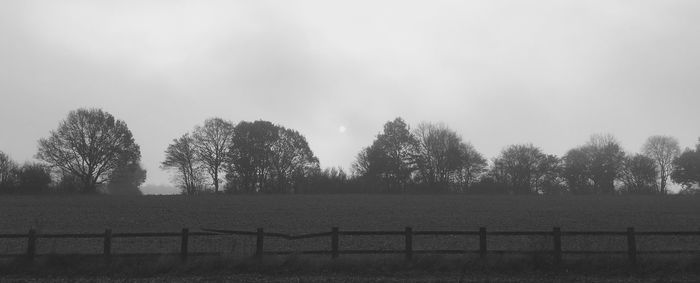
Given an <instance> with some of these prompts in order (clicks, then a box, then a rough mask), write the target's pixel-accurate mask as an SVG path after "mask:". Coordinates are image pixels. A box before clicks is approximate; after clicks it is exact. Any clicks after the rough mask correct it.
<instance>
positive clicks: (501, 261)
mask: <svg viewBox="0 0 700 283" xmlns="http://www.w3.org/2000/svg"><path fill="white" fill-rule="evenodd" d="M0 274H4V275H5V276H8V275H12V276H20V277H21V276H32V277H55V276H60V277H68V278H71V277H74V278H78V277H85V276H96V277H99V276H108V277H127V278H141V277H162V276H167V277H170V276H172V277H183V276H222V277H226V276H231V275H238V274H260V275H264V276H272V277H285V276H290V275H294V276H330V275H341V276H344V275H353V276H354V275H357V274H362V275H363V276H368V277H382V276H388V277H396V275H397V274H399V275H402V276H407V277H408V278H411V277H422V276H434V275H439V276H448V277H454V278H459V277H462V278H473V277H483V276H492V275H499V276H515V277H519V276H528V275H531V274H538V275H553V276H561V275H567V276H569V275H571V276H599V277H622V278H627V277H641V278H651V277H654V278H663V277H668V276H675V277H678V276H683V277H689V278H695V279H696V280H698V281H700V258H698V257H690V256H673V257H671V256H669V257H655V258H653V259H640V260H639V262H638V264H637V265H636V266H631V265H629V264H628V263H627V262H626V261H625V259H624V258H622V257H602V256H597V257H581V258H571V259H566V260H564V261H563V262H562V263H561V264H559V265H557V264H555V263H554V262H553V260H552V259H551V258H550V257H547V256H520V257H518V256H507V257H505V256H504V257H496V256H494V257H490V258H489V260H487V261H486V262H484V261H481V260H479V259H478V258H475V257H459V256H420V257H415V258H414V259H413V260H411V261H406V260H404V259H403V258H402V257H398V256H371V257H370V256H345V257H341V258H338V259H335V260H331V259H328V258H327V257H314V256H294V255H293V256H269V257H265V258H263V259H257V258H248V259H242V260H241V259H231V258H226V257H211V256H210V257H198V258H190V259H188V260H187V261H186V262H183V261H182V260H181V259H180V258H179V257H175V256H153V257H151V256H148V257H138V258H118V257H115V258H113V259H112V260H111V261H110V262H106V261H105V260H104V259H103V258H99V257H94V256H76V255H73V256H71V255H60V256H58V255H49V256H41V257H37V258H36V259H35V260H34V262H31V263H30V262H27V261H26V260H23V259H11V260H6V261H4V262H0ZM463 274H464V275H463Z"/></svg>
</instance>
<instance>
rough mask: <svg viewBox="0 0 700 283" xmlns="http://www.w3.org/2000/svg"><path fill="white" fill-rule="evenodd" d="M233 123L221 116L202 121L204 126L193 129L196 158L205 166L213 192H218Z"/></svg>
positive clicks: (230, 142) (231, 136) (231, 138)
mask: <svg viewBox="0 0 700 283" xmlns="http://www.w3.org/2000/svg"><path fill="white" fill-rule="evenodd" d="M233 128H234V126H233V124H232V123H231V122H228V121H224V120H223V119H221V118H210V119H207V120H206V121H204V126H197V127H196V128H195V130H194V134H193V138H194V141H195V143H194V145H195V147H196V148H197V158H198V159H199V160H200V161H201V162H202V164H203V165H204V167H205V168H206V170H207V172H208V173H209V176H211V179H212V183H213V185H214V192H217V193H218V192H219V175H220V172H221V171H222V170H223V169H224V168H223V167H224V166H223V165H224V162H225V160H226V157H227V155H228V151H229V148H231V144H232V140H233Z"/></svg>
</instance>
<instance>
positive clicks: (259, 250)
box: [0, 227, 700, 264]
mask: <svg viewBox="0 0 700 283" xmlns="http://www.w3.org/2000/svg"><path fill="white" fill-rule="evenodd" d="M201 230H202V232H190V231H189V229H187V228H184V229H182V231H180V232H174V233H170V232H159V233H113V232H112V230H111V229H106V230H105V232H104V233H71V234H41V233H37V231H36V230H34V229H30V230H29V231H28V233H26V234H0V239H22V238H26V239H27V249H26V253H25V254H22V255H3V254H0V257H13V256H25V257H26V258H27V259H28V260H30V261H31V260H33V259H34V258H35V256H36V255H37V252H36V243H37V241H39V240H40V239H89V238H102V239H103V252H102V255H103V256H104V258H105V259H106V260H107V261H109V260H110V259H111V258H112V257H114V256H139V255H149V254H115V253H114V252H113V250H112V240H113V239H114V238H169V237H170V238H180V252H179V256H180V257H181V259H182V260H183V261H184V260H187V258H188V256H191V255H212V254H213V253H192V252H190V249H189V239H190V237H192V236H198V237H208V236H221V235H237V236H251V237H255V239H256V245H255V256H256V257H262V256H264V255H288V254H314V255H330V256H331V258H334V259H335V258H338V257H339V256H340V255H341V254H346V255H350V254H355V255H362V254H403V255H404V256H405V258H406V259H407V260H411V259H412V258H413V256H414V255H416V254H475V255H479V257H480V258H481V259H486V258H487V255H488V254H549V255H551V256H552V258H553V259H554V262H555V263H557V264H558V263H561V261H562V259H563V255H565V254H571V255H623V254H626V255H627V258H628V260H629V262H630V263H631V264H636V263H637V256H638V255H639V254H700V250H652V251H639V250H638V249H637V236H700V231H658V232H653V231H643V232H637V231H635V230H634V228H633V227H629V228H627V230H626V231H561V228H559V227H554V228H553V229H552V230H551V231H487V230H486V228H485V227H481V228H479V230H478V231H458V230H455V231H414V230H413V228H412V227H406V228H405V229H404V230H403V231H341V230H340V229H339V228H338V227H333V228H332V229H331V231H330V232H320V233H310V234H302V235H289V234H283V233H270V232H265V231H264V230H263V229H262V228H258V229H257V230H256V231H240V230H223V229H206V228H202V229H201ZM416 235H424V236H464V235H466V236H478V239H479V246H478V249H477V250H468V249H459V250H457V249H435V250H415V249H414V248H413V243H414V236H416ZM341 236H396V237H403V239H404V249H401V250H371V249H369V250H350V249H344V250H343V249H340V241H341ZM488 236H499V237H512V236H538V237H542V236H544V237H552V246H551V247H552V248H551V250H494V249H488V246H487V239H488ZM570 236H614V237H625V238H626V243H627V247H626V249H625V250H611V251H599V250H598V251H586V250H563V249H562V238H563V237H570ZM327 237H330V247H329V248H330V249H328V250H304V251H266V250H265V238H281V239H286V240H300V239H313V238H327ZM150 255H156V254H150Z"/></svg>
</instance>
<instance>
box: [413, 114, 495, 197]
mask: <svg viewBox="0 0 700 283" xmlns="http://www.w3.org/2000/svg"><path fill="white" fill-rule="evenodd" d="M413 135H414V136H415V139H416V141H417V147H416V165H417V168H418V172H419V174H418V175H419V177H420V179H421V180H422V181H423V183H424V184H426V185H428V187H429V188H430V189H431V190H432V191H446V190H448V189H449V188H450V187H452V188H453V189H456V190H459V191H461V190H463V189H464V188H465V187H467V186H468V185H469V184H470V183H471V182H473V181H474V179H475V178H476V175H478V174H480V173H481V171H482V170H483V168H484V167H485V166H486V160H485V159H483V158H482V157H481V154H479V153H478V152H477V151H476V150H475V149H474V147H473V146H472V145H471V144H466V143H464V142H463V141H462V138H461V137H460V136H459V135H458V134H457V133H456V132H455V131H453V130H451V129H449V128H448V127H447V126H445V125H443V124H433V123H427V122H424V123H421V124H419V125H418V126H417V127H416V129H414V131H413Z"/></svg>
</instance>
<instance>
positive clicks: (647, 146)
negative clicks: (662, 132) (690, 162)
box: [642, 136, 681, 194]
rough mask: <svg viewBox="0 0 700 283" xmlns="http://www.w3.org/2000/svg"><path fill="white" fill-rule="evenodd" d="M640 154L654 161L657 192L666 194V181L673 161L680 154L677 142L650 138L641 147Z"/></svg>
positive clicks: (669, 138)
mask: <svg viewBox="0 0 700 283" xmlns="http://www.w3.org/2000/svg"><path fill="white" fill-rule="evenodd" d="M642 153H643V154H644V155H646V156H647V157H649V158H651V159H652V160H654V162H655V163H656V167H657V169H658V173H659V174H658V175H659V190H660V192H661V193H663V194H666V193H668V191H667V189H666V181H668V178H669V177H670V175H671V173H672V172H673V160H674V159H676V158H677V157H678V156H679V155H680V154H681V148H680V146H678V140H677V139H676V138H674V137H670V136H651V137H649V138H648V139H647V141H646V143H644V146H643V147H642Z"/></svg>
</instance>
